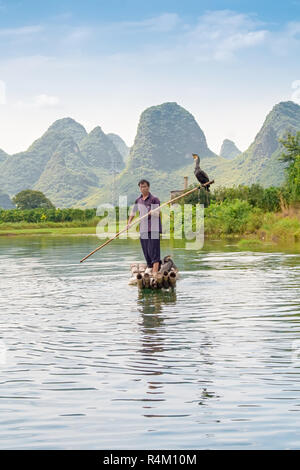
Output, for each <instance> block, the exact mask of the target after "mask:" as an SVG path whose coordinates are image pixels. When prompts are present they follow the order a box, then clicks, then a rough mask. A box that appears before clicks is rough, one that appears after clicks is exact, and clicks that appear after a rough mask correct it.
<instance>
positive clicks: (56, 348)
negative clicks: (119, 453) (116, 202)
mask: <svg viewBox="0 0 300 470" xmlns="http://www.w3.org/2000/svg"><path fill="white" fill-rule="evenodd" d="M98 242H99V240H98V239H97V238H95V237H83V236H82V237H75V236H74V237H64V238H63V237H54V236H52V237H51V236H32V237H28V238H27V237H0V276H1V278H0V294H1V302H0V310H1V315H0V322H1V324H0V334H1V336H0V448H1V449H161V448H163V449H252V448H256V449H275V448H277V449H295V448H300V278H299V274H300V252H299V251H298V252H297V250H295V249H293V248H290V249H279V248H273V249H271V248H270V249H268V250H266V251H265V252H258V251H256V252H252V251H239V249H238V247H237V246H236V245H234V243H233V242H231V243H229V242H227V244H226V243H221V244H220V243H218V242H213V241H212V242H210V243H209V244H206V245H205V246H204V248H203V249H202V250H200V251H192V250H185V249H184V248H183V247H180V246H177V247H176V246H172V245H170V242H168V241H164V242H163V244H162V254H163V255H165V254H172V255H173V257H174V260H175V262H176V264H177V265H178V267H179V268H180V272H181V279H180V280H179V281H178V282H177V288H176V290H175V291H173V292H155V291H154V292H150V293H148V294H143V293H139V292H138V289H137V288H136V287H135V286H128V279H129V264H130V262H132V261H135V260H141V259H142V256H141V250H140V246H139V242H138V241H132V240H131V241H126V240H116V241H115V242H113V243H111V244H110V245H109V246H108V247H105V248H104V249H103V250H101V251H100V252H98V253H97V254H95V255H94V256H93V257H91V258H90V259H89V260H88V261H87V262H85V263H83V264H79V260H80V259H81V258H82V257H83V256H84V255H85V254H87V253H88V252H89V251H91V250H92V249H93V248H94V247H95V246H97V244H98Z"/></svg>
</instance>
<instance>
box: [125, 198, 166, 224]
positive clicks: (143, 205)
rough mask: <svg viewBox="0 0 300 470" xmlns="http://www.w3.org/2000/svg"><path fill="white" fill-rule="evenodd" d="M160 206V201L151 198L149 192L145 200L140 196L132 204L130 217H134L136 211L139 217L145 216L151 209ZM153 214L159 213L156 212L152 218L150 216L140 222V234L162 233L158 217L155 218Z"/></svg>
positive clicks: (158, 212)
mask: <svg viewBox="0 0 300 470" xmlns="http://www.w3.org/2000/svg"><path fill="white" fill-rule="evenodd" d="M159 206H160V200H159V199H158V197H155V196H153V195H152V194H151V193H150V192H149V194H148V196H147V198H146V199H143V195H142V194H141V195H140V196H139V197H138V198H137V199H136V200H135V202H134V206H133V208H132V211H131V213H130V215H135V214H136V212H137V211H139V213H140V217H142V216H143V215H146V214H147V212H149V211H150V210H152V209H156V208H157V207H159ZM155 214H160V211H156V212H155V213H154V214H153V216H152V215H151V214H150V215H149V216H148V217H145V218H144V219H143V220H141V221H140V232H151V229H152V231H153V232H159V233H162V226H161V219H160V215H159V216H158V217H157V216H155Z"/></svg>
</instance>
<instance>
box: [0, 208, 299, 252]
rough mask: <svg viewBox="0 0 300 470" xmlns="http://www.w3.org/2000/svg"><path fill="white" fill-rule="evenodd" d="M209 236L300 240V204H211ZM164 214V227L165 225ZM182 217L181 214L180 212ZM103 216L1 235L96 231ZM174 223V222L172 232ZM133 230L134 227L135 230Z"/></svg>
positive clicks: (8, 226)
mask: <svg viewBox="0 0 300 470" xmlns="http://www.w3.org/2000/svg"><path fill="white" fill-rule="evenodd" d="M204 215H205V218H204V230H205V237H206V239H225V238H226V239H228V238H233V239H236V240H239V243H240V244H241V247H243V246H246V245H247V246H249V247H250V246H253V247H255V246H256V247H259V246H260V245H263V244H264V243H275V244H277V243H298V242H300V206H296V205H295V206H293V207H290V208H285V209H284V210H281V211H278V212H263V210H262V209H259V208H257V207H254V208H253V207H251V206H250V205H249V204H248V203H247V202H246V201H241V200H238V199H236V200H234V201H231V202H227V203H225V202H223V203H216V204H211V206H210V207H208V208H206V209H205V214H204ZM164 217H165V215H164V214H163V226H164ZM179 217H181V216H180V215H179ZM99 220H100V218H99V217H93V218H92V219H89V220H84V221H83V220H74V221H70V222H49V221H48V222H47V221H45V222H39V223H28V222H17V223H12V222H11V223H1V224H0V236H1V235H2V236H9V235H43V234H51V235H85V234H91V235H93V234H95V233H96V225H97V224H98V222H99ZM173 227H174V224H172V223H171V231H172V228H173ZM132 230H133V229H132Z"/></svg>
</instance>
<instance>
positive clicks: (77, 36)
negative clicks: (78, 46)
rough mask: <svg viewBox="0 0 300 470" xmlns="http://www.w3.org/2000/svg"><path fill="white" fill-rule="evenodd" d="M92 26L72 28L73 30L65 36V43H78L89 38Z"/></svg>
mask: <svg viewBox="0 0 300 470" xmlns="http://www.w3.org/2000/svg"><path fill="white" fill-rule="evenodd" d="M92 32H93V30H92V28H88V27H75V28H72V30H71V32H70V33H68V34H67V35H66V36H65V38H63V42H64V43H70V44H74V43H78V42H82V41H85V40H86V39H89V38H90V37H91V35H92Z"/></svg>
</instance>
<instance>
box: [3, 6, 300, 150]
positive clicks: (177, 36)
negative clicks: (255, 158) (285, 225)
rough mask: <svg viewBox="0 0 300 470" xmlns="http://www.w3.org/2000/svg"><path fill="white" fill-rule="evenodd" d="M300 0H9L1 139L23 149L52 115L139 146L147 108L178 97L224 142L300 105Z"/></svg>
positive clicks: (214, 139)
mask: <svg viewBox="0 0 300 470" xmlns="http://www.w3.org/2000/svg"><path fill="white" fill-rule="evenodd" d="M299 52H300V0H299V1H298V0H293V1H287V2H285V3H283V2H274V1H263V2H258V1H251V2H248V1H245V2H243V1H238V2H237V1H231V2H224V1H210V2H208V1H194V0H186V1H174V0H173V1H164V0H160V1H156V0H151V1H149V2H148V1H147V2H146V1H145V2H141V1H135V0H127V1H126V0H123V1H119V0H111V1H110V2H107V1H101V0H100V1H99V0H98V1H95V0H86V1H85V2H82V1H76V0H75V1H74V0H72V1H70V0H68V1H56V0H51V1H44V2H41V1H33V0H28V1H17V0H9V1H8V0H0V148H2V149H3V150H5V151H7V152H9V153H13V152H17V151H21V150H25V149H26V148H27V147H28V146H29V145H30V144H31V143H32V142H33V140H35V139H36V138H38V137H39V136H40V135H41V134H42V133H43V132H44V131H45V130H46V129H47V128H48V127H49V125H50V124H51V123H52V122H53V121H54V120H55V119H59V118H62V117H65V116H70V117H73V118H74V119H76V120H77V121H78V122H80V123H82V124H83V125H84V126H85V127H86V129H87V131H90V130H92V129H93V127H95V126H97V125H100V126H101V127H102V129H103V130H104V132H115V133H117V134H119V135H121V137H123V138H124V139H125V141H126V142H127V144H128V145H132V143H133V140H134V136H135V133H136V128H137V124H138V120H139V116H140V114H141V112H142V111H143V110H144V109H145V108H147V107H148V106H152V105H156V104H160V103H163V102H165V101H176V102H177V103H178V104H180V105H182V106H183V107H185V108H186V109H187V110H189V111H190V112H191V113H192V114H193V115H194V116H195V118H196V120H197V122H198V123H199V125H200V127H201V128H202V130H203V131H204V133H205V135H206V138H207V141H208V145H209V147H210V148H211V149H212V150H213V151H215V152H218V151H219V149H220V145H221V143H222V141H223V139H225V138H230V139H232V140H234V141H235V142H236V144H237V146H238V147H239V148H240V149H241V150H245V149H246V148H247V147H248V145H249V144H250V143H251V142H252V141H253V139H254V137H255V135H256V133H257V132H258V130H259V128H260V127H261V125H262V123H263V121H264V119H265V116H266V114H267V113H268V112H269V111H270V110H271V109H272V107H273V106H274V105H275V104H276V103H278V102H280V101H286V100H294V101H296V102H298V103H299V104H300V60H299V56H300V54H299Z"/></svg>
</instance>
